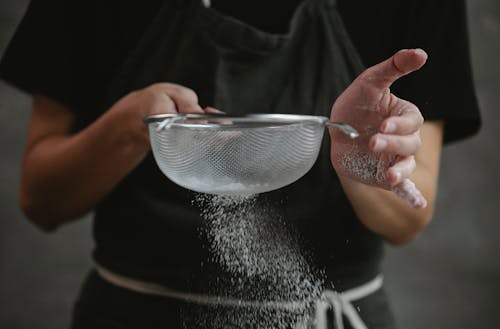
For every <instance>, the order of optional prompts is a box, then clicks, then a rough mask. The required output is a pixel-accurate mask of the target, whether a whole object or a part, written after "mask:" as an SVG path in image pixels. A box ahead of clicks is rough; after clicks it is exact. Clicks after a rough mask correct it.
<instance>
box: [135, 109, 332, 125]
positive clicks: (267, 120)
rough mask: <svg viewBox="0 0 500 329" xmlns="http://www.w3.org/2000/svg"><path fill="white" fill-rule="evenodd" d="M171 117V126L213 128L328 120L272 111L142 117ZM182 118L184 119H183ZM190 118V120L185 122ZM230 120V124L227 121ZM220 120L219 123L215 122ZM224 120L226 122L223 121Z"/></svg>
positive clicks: (153, 119) (160, 119) (148, 119)
mask: <svg viewBox="0 0 500 329" xmlns="http://www.w3.org/2000/svg"><path fill="white" fill-rule="evenodd" d="M169 118H171V119H173V120H172V122H171V123H170V124H169V126H171V127H182V128H199V129H207V128H215V129H228V128H264V127H273V126H286V125H293V124H301V123H313V124H317V125H320V126H324V125H326V123H327V122H328V121H329V119H328V118H327V117H323V116H314V115H300V114H274V113H272V114H271V113H262V114H261V113H250V114H243V115H232V114H231V115H227V114H216V113H204V114H200V113H176V114H173V113H168V114H154V115H149V116H147V117H145V118H144V123H145V124H147V125H149V124H152V123H161V122H163V121H164V120H165V119H169ZM183 119H184V120H183ZM203 119H206V120H210V122H209V123H200V122H195V120H203ZM186 120H190V121H191V122H186ZM228 120H229V121H231V123H230V124H228V123H227V121H228ZM218 121H220V123H217V122H218ZM224 121H226V123H224Z"/></svg>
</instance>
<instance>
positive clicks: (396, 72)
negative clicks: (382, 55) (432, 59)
mask: <svg viewBox="0 0 500 329" xmlns="http://www.w3.org/2000/svg"><path fill="white" fill-rule="evenodd" d="M427 57H428V56H427V53H426V52H425V51H423V50H422V49H403V50H400V51H398V52H397V53H396V54H394V55H393V56H392V57H391V58H389V59H387V60H385V61H383V62H381V63H379V64H376V65H374V66H372V67H370V68H368V69H366V70H365V71H364V72H363V73H362V74H361V75H360V78H361V79H362V80H363V81H365V82H368V83H369V84H371V85H372V86H374V87H376V88H378V89H386V88H389V87H390V86H391V85H392V84H393V83H394V81H396V80H397V79H399V78H401V77H402V76H405V75H407V74H409V73H411V72H413V71H416V70H418V69H420V68H421V67H422V66H423V65H424V64H425V62H426V61H427Z"/></svg>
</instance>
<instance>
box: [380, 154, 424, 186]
mask: <svg viewBox="0 0 500 329" xmlns="http://www.w3.org/2000/svg"><path fill="white" fill-rule="evenodd" d="M416 168H417V163H416V162H415V157H414V156H409V157H405V158H402V159H401V160H400V161H398V162H397V163H396V164H394V165H393V166H392V167H390V168H389V169H388V170H387V172H386V180H387V183H388V184H389V185H390V186H396V185H398V184H400V183H401V182H403V181H404V180H405V179H407V178H408V177H410V176H411V175H412V174H413V172H414V171H415V169H416Z"/></svg>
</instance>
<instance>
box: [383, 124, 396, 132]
mask: <svg viewBox="0 0 500 329" xmlns="http://www.w3.org/2000/svg"><path fill="white" fill-rule="evenodd" d="M395 131H396V125H395V124H394V123H393V122H386V123H385V125H384V127H383V132H384V133H389V134H390V133H393V132H395Z"/></svg>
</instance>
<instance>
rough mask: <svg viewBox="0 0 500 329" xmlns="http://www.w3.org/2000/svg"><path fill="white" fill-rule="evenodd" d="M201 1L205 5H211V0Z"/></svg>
mask: <svg viewBox="0 0 500 329" xmlns="http://www.w3.org/2000/svg"><path fill="white" fill-rule="evenodd" d="M201 2H202V3H203V5H204V6H205V7H207V8H208V7H210V0H201Z"/></svg>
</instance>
